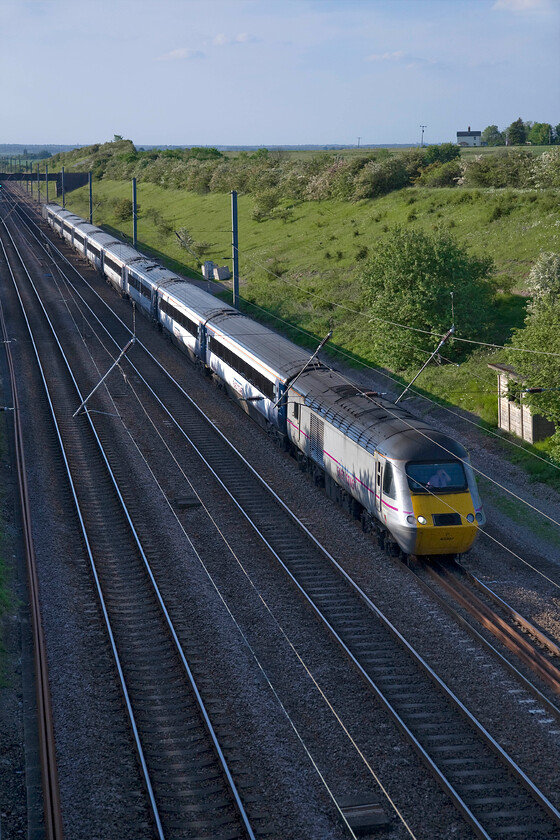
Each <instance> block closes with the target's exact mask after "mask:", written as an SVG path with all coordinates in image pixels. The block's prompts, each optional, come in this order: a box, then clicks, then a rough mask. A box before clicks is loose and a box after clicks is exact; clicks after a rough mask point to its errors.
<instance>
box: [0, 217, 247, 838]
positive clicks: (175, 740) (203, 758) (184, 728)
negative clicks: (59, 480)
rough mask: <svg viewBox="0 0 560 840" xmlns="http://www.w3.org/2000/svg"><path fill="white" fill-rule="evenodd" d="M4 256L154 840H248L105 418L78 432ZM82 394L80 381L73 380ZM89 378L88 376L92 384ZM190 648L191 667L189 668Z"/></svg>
mask: <svg viewBox="0 0 560 840" xmlns="http://www.w3.org/2000/svg"><path fill="white" fill-rule="evenodd" d="M1 241H2V252H3V256H4V260H5V263H6V267H9V273H10V277H11V280H12V282H13V286H14V289H15V290H16V293H17V295H18V298H19V300H20V303H21V308H22V312H23V313H24V317H25V320H26V323H27V327H28V331H29V338H30V341H31V343H32V345H33V348H34V352H35V355H36V359H37V365H38V367H39V369H40V372H41V378H42V381H43V384H44V387H45V394H46V396H47V399H48V402H49V404H50V407H51V411H52V420H53V425H54V428H55V430H56V436H57V438H58V441H59V443H60V448H61V453H62V457H63V459H64V463H65V465H66V470H67V475H68V480H69V482H70V486H71V492H72V495H73V498H74V502H75V507H76V515H77V516H78V518H79V520H80V525H81V529H82V536H83V541H84V545H85V546H86V551H87V555H88V557H89V561H90V563H91V574H92V576H93V578H94V580H95V583H96V586H97V591H98V595H99V601H100V605H101V610H102V613H103V616H104V620H105V626H106V631H107V635H108V637H109V639H110V643H111V647H112V650H113V655H114V661H115V668H116V670H117V672H118V677H119V681H120V685H121V689H122V694H123V699H124V703H125V706H126V709H127V712H128V717H129V721H130V726H131V731H132V733H133V736H134V742H135V747H136V751H137V754H138V760H139V765H140V768H141V772H142V777H143V782H144V787H145V790H146V793H147V797H148V800H149V807H150V810H151V814H152V818H153V823H154V828H155V834H156V836H157V837H159V838H173V837H184V836H211V837H216V838H219V837H231V836H235V837H240V838H241V837H247V838H253V837H254V836H255V835H254V831H253V828H252V826H251V823H250V821H249V818H248V817H247V814H246V812H245V809H244V806H243V804H242V802H241V798H240V796H239V793H238V791H237V787H236V784H235V782H234V779H233V776H232V774H231V772H230V770H229V767H228V765H227V762H226V761H225V758H224V754H223V751H222V749H221V746H220V743H219V741H218V738H217V736H216V732H215V730H214V727H213V725H212V722H211V720H210V715H209V713H208V711H207V709H206V706H205V704H204V702H203V700H202V696H201V693H200V691H199V688H198V686H197V684H196V682H195V680H194V677H193V674H192V670H191V667H190V665H189V660H188V658H187V655H186V653H185V651H184V649H183V647H182V646H181V644H180V642H179V639H178V636H177V634H176V632H175V629H174V627H173V624H172V622H171V620H170V617H169V614H168V612H167V610H166V606H165V604H164V603H163V600H162V598H161V595H160V593H159V590H158V588H157V585H156V584H155V580H154V578H153V575H152V574H151V570H150V565H149V557H148V553H147V552H146V551H145V550H144V548H143V546H142V544H141V541H140V539H139V537H138V534H137V532H136V531H135V529H134V526H133V523H132V517H131V516H130V513H129V511H128V509H127V507H126V504H125V502H124V499H123V497H122V494H121V492H120V490H119V486H118V482H117V481H116V479H115V476H114V474H113V472H112V470H111V467H110V457H108V455H107V451H106V446H105V444H104V439H110V438H111V436H112V429H111V418H110V406H109V405H108V406H107V409H108V413H107V414H103V413H98V414H96V415H95V416H93V415H92V413H90V412H89V411H87V412H85V413H84V414H83V415H81V416H80V417H79V418H78V419H77V420H76V419H75V418H74V417H73V416H72V412H71V411H69V406H76V405H79V404H80V402H81V401H82V400H83V398H84V394H83V393H82V391H80V389H79V386H78V384H77V379H76V375H75V372H74V371H73V370H72V366H71V365H70V362H69V359H68V348H67V350H66V352H65V351H64V349H63V347H62V345H61V343H60V341H59V340H58V338H57V337H56V336H57V333H64V325H63V324H60V323H56V320H52V321H51V320H50V319H49V317H48V315H47V312H46V309H45V308H44V307H43V306H42V305H41V306H39V305H38V302H37V300H38V298H37V296H36V292H35V288H34V285H33V282H32V278H31V275H30V273H29V271H28V270H27V269H26V267H25V264H24V262H23V260H22V259H21V257H20V254H19V252H18V249H17V247H16V245H15V242H14V241H13V239H12V237H11V236H10V235H9V232H8V230H7V228H6V227H5V226H3V227H2V231H1ZM76 374H77V375H78V376H79V375H80V374H81V379H82V382H84V381H87V377H86V374H85V372H84V371H83V370H82V371H80V372H79V373H78V371H76ZM90 375H91V372H90ZM195 655H196V653H195V646H194V645H193V647H192V649H191V650H190V651H189V656H195Z"/></svg>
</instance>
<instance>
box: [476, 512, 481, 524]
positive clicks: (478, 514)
mask: <svg viewBox="0 0 560 840" xmlns="http://www.w3.org/2000/svg"><path fill="white" fill-rule="evenodd" d="M475 515H476V521H477V522H482V514H481V513H477V514H475Z"/></svg>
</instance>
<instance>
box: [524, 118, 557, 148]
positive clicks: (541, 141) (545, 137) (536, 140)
mask: <svg viewBox="0 0 560 840" xmlns="http://www.w3.org/2000/svg"><path fill="white" fill-rule="evenodd" d="M551 137H552V126H551V125H550V123H533V125H532V126H531V128H530V130H529V134H528V135H527V140H529V142H530V143H533V145H535V146H547V145H548V144H549V143H550V140H551Z"/></svg>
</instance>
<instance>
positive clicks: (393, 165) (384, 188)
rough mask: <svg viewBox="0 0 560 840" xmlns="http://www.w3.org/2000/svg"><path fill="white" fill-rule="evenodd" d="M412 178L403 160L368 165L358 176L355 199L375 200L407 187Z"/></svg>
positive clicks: (396, 158) (389, 160)
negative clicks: (377, 197)
mask: <svg viewBox="0 0 560 840" xmlns="http://www.w3.org/2000/svg"><path fill="white" fill-rule="evenodd" d="M409 182H410V178H409V175H408V172H407V169H406V166H405V165H404V163H403V161H402V160H401V158H398V157H394V158H389V159H388V160H384V161H381V162H380V163H377V162H376V161H372V162H370V163H368V164H367V165H366V166H364V168H363V169H362V170H361V171H360V172H359V173H358V175H357V176H356V189H355V192H354V198H356V199H361V198H375V197H376V196H379V195H386V194H387V193H389V192H391V191H392V190H399V189H402V188H403V187H406V186H407V185H408V184H409Z"/></svg>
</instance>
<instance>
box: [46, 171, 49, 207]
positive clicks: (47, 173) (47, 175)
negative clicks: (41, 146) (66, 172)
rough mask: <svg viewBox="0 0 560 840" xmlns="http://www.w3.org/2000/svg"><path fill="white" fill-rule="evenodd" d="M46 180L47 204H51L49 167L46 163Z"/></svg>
mask: <svg viewBox="0 0 560 840" xmlns="http://www.w3.org/2000/svg"><path fill="white" fill-rule="evenodd" d="M45 180H46V190H47V204H48V203H49V166H48V164H47V163H45Z"/></svg>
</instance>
